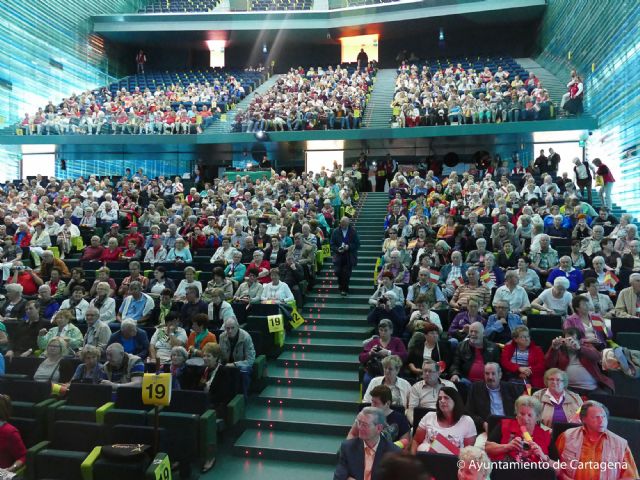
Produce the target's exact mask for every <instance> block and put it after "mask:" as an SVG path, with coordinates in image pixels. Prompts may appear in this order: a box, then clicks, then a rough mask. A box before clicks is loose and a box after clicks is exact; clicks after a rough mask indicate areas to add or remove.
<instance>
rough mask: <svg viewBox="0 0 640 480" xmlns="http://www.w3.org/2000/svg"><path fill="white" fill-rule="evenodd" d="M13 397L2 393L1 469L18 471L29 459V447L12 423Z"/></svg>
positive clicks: (0, 420)
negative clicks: (27, 447)
mask: <svg viewBox="0 0 640 480" xmlns="http://www.w3.org/2000/svg"><path fill="white" fill-rule="evenodd" d="M12 413H13V411H12V405H11V398H9V396H8V395H1V394H0V469H2V470H4V471H6V472H9V473H11V474H13V473H16V472H18V470H20V469H21V468H22V467H23V466H24V465H25V463H26V461H27V449H26V447H25V445H24V442H23V441H22V436H21V435H20V431H19V430H18V429H17V428H16V427H14V426H13V425H11V423H10V422H11V415H12Z"/></svg>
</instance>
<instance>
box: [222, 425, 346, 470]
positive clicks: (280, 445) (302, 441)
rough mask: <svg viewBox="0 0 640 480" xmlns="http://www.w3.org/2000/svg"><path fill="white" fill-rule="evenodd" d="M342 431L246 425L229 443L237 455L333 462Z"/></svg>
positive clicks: (342, 436) (341, 437)
mask: <svg viewBox="0 0 640 480" xmlns="http://www.w3.org/2000/svg"><path fill="white" fill-rule="evenodd" d="M342 440H344V435H328V434H313V433H309V432H300V431H297V432H289V431H273V430H268V429H266V430H265V429H257V428H248V429H247V430H245V431H244V433H243V434H242V435H240V437H239V438H238V440H236V443H235V445H234V447H233V449H234V453H236V454H237V455H245V456H254V457H260V458H271V459H274V460H290V459H292V458H295V459H297V460H302V461H304V462H307V461H309V462H316V463H326V464H335V463H336V451H337V449H338V448H339V447H340V443H341V442H342Z"/></svg>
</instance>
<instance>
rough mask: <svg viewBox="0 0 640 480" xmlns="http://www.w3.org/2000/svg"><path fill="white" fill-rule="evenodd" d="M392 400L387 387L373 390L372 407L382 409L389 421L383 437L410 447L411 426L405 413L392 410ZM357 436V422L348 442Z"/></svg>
mask: <svg viewBox="0 0 640 480" xmlns="http://www.w3.org/2000/svg"><path fill="white" fill-rule="evenodd" d="M391 400H392V394H391V389H390V388H389V387H387V386H386V385H378V386H377V387H375V388H374V389H372V390H371V406H372V407H374V408H379V409H381V410H382V411H383V412H384V415H385V418H386V419H387V424H386V426H385V428H384V430H383V431H382V435H383V436H384V437H385V438H386V439H388V440H390V441H392V442H394V443H396V444H398V443H400V444H402V445H404V446H408V445H409V440H410V438H411V424H410V423H409V420H408V419H407V417H406V416H405V414H404V413H402V412H398V411H397V410H393V409H392V408H391ZM357 435H358V424H357V421H356V422H354V423H353V426H352V427H351V430H349V433H348V434H347V440H349V439H351V438H356V437H357Z"/></svg>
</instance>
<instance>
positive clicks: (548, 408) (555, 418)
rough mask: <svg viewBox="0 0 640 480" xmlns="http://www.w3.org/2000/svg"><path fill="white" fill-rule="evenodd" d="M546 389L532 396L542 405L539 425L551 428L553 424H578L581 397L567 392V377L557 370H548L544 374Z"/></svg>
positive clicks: (569, 391)
mask: <svg viewBox="0 0 640 480" xmlns="http://www.w3.org/2000/svg"><path fill="white" fill-rule="evenodd" d="M544 385H545V387H546V388H543V389H541V390H538V391H537V392H535V393H534V394H533V395H532V396H533V398H535V399H537V400H538V401H539V402H540V403H541V404H542V413H541V414H540V423H542V424H543V425H546V426H547V427H552V426H553V424H554V423H559V422H561V423H564V422H570V423H579V422H580V420H579V412H580V407H581V406H582V397H580V395H578V394H577V393H573V392H572V391H571V390H567V386H568V385H569V377H568V375H567V372H565V371H564V370H560V369H559V368H550V369H549V370H547V371H546V372H545V373H544Z"/></svg>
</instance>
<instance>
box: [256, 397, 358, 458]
mask: <svg viewBox="0 0 640 480" xmlns="http://www.w3.org/2000/svg"><path fill="white" fill-rule="evenodd" d="M260 400H261V401H263V402H265V403H266V404H267V405H271V406H272V407H274V408H275V407H278V408H279V407H280V406H282V407H283V408H284V407H288V406H292V407H315V408H327V409H331V410H348V411H351V412H352V413H353V412H355V411H357V407H358V404H359V403H360V392H359V391H357V390H339V389H335V388H333V387H332V386H331V385H324V386H318V387H295V388H292V387H286V386H278V385H267V386H266V387H265V388H264V390H263V391H262V393H261V394H260ZM354 408H355V409H356V410H354ZM338 445H339V444H338Z"/></svg>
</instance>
